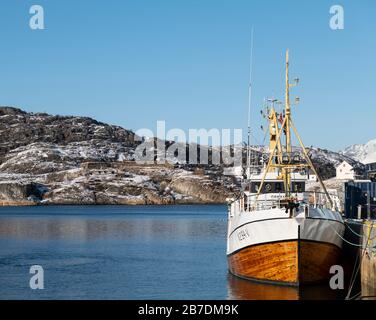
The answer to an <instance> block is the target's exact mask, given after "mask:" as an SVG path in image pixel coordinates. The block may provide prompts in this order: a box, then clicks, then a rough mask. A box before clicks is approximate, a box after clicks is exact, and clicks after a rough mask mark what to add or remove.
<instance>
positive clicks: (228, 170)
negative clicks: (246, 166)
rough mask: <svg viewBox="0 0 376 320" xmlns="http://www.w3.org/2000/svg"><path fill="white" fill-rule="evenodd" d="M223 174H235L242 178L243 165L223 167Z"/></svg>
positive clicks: (236, 176)
mask: <svg viewBox="0 0 376 320" xmlns="http://www.w3.org/2000/svg"><path fill="white" fill-rule="evenodd" d="M223 175H225V176H234V177H235V178H242V177H243V167H242V166H238V167H228V168H223Z"/></svg>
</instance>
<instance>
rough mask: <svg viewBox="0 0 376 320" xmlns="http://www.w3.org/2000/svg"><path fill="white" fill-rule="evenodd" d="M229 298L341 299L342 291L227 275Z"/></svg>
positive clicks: (342, 297) (327, 287) (324, 286)
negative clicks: (272, 282) (260, 281)
mask: <svg viewBox="0 0 376 320" xmlns="http://www.w3.org/2000/svg"><path fill="white" fill-rule="evenodd" d="M227 284H228V299H230V300H343V299H344V293H343V292H342V293H341V292H339V291H334V290H331V289H330V287H329V285H320V286H306V287H303V288H295V287H288V286H276V285H270V284H263V283H257V282H252V281H247V280H243V279H239V278H237V277H234V276H233V275H231V274H229V275H228V281H227Z"/></svg>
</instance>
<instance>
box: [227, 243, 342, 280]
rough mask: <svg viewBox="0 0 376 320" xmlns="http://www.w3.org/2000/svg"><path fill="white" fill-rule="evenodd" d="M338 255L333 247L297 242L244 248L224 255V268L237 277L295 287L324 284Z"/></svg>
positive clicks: (334, 246) (329, 244)
mask: <svg viewBox="0 0 376 320" xmlns="http://www.w3.org/2000/svg"><path fill="white" fill-rule="evenodd" d="M340 256H341V249H340V248H339V247H337V246H336V245H333V244H331V243H324V242H315V241H307V240H301V239H298V240H293V241H280V242H273V243H264V244H260V245H253V246H249V247H245V248H243V249H241V250H239V251H237V252H235V253H233V254H231V255H229V256H228V265H229V271H230V272H231V273H232V274H233V275H235V276H238V277H241V278H245V279H249V280H256V281H262V282H271V283H278V284H286V285H292V286H299V285H303V284H315V283H321V282H324V281H328V279H329V278H330V276H331V275H330V272H329V271H330V268H331V267H332V266H333V265H336V264H338V263H339V260H340Z"/></svg>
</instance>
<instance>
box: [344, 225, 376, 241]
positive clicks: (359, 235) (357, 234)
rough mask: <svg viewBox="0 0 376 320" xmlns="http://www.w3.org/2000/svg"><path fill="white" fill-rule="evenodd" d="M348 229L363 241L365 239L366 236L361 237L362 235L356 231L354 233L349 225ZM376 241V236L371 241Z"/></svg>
mask: <svg viewBox="0 0 376 320" xmlns="http://www.w3.org/2000/svg"><path fill="white" fill-rule="evenodd" d="M346 227H347V228H348V229H349V230H350V231H351V232H352V233H353V234H355V235H356V236H358V237H359V238H363V239H364V238H365V236H364V235H361V234H359V233H357V232H355V231H354V230H353V229H352V228H351V227H350V226H349V225H346ZM375 239H376V236H374V237H372V238H370V239H369V240H370V241H372V240H375Z"/></svg>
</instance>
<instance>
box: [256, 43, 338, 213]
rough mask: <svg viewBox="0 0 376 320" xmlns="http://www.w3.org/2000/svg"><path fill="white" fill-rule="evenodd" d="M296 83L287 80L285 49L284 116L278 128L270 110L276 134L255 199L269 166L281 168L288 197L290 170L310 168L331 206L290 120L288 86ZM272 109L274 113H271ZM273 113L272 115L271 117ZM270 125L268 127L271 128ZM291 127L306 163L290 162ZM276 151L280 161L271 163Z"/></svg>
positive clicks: (331, 202)
mask: <svg viewBox="0 0 376 320" xmlns="http://www.w3.org/2000/svg"><path fill="white" fill-rule="evenodd" d="M297 83H298V79H297V80H296V81H295V83H294V84H290V80H289V50H287V51H286V91H285V117H284V119H283V123H282V125H281V128H280V129H279V128H278V122H277V123H276V121H275V120H276V116H275V111H274V110H272V112H271V116H270V117H269V121H271V122H272V123H274V124H275V123H276V124H277V125H275V126H274V127H276V129H277V135H276V136H275V137H274V135H271V137H273V139H272V140H271V143H270V157H269V161H268V164H267V166H266V169H265V171H264V174H263V177H262V180H261V185H260V187H259V190H258V192H257V195H256V201H257V199H258V196H259V195H260V193H261V190H262V188H263V185H264V183H265V178H266V174H267V173H268V172H269V171H270V169H271V168H279V169H281V170H282V177H283V180H284V184H285V190H286V197H287V198H288V197H289V196H290V195H291V191H293V190H291V187H292V185H291V172H292V170H295V169H297V168H311V169H312V170H313V171H314V173H315V174H316V175H317V177H318V179H319V182H320V184H321V187H322V189H323V190H324V193H325V194H326V197H327V199H328V201H329V202H330V204H331V205H332V206H333V200H332V199H331V197H330V195H329V193H328V191H327V189H326V187H325V184H324V182H323V181H322V179H321V177H320V176H319V174H318V172H317V171H316V168H315V166H314V165H313V163H312V160H311V159H310V157H309V155H308V153H307V150H306V148H305V146H304V144H303V142H302V140H301V138H300V136H299V134H298V131H297V130H296V128H295V126H294V124H293V122H292V119H291V105H290V87H294V86H295V85H297ZM273 111H274V113H273ZM273 115H274V117H273ZM272 127H273V125H272V126H270V128H272ZM291 128H292V129H293V130H294V133H295V135H296V137H297V139H298V141H299V144H300V146H301V148H302V152H303V155H304V158H305V159H306V161H307V163H308V164H294V163H292V162H291V160H292V159H291V158H292V144H291ZM283 132H284V133H285V135H286V155H287V156H288V163H283V158H284V157H283V154H282V153H283V150H282V147H281V144H280V138H281V135H282V133H283ZM276 152H278V153H277V156H278V159H282V161H279V164H273V158H274V155H275V153H276Z"/></svg>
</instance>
